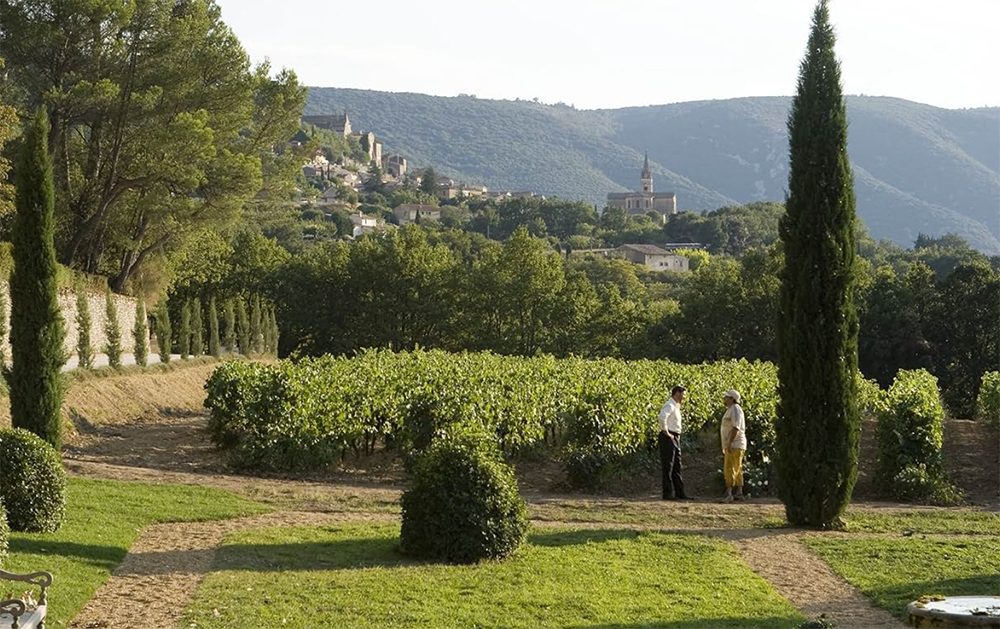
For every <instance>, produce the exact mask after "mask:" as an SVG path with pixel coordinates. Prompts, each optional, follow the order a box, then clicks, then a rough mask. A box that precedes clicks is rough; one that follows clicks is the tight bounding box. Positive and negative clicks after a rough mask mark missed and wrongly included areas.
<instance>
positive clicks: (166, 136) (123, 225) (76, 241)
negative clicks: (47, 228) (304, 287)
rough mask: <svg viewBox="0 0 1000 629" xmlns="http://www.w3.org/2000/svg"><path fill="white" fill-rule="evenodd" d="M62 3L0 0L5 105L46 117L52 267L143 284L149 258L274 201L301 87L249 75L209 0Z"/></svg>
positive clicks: (292, 167)
mask: <svg viewBox="0 0 1000 629" xmlns="http://www.w3.org/2000/svg"><path fill="white" fill-rule="evenodd" d="M63 4H64V3H61V2H58V1H55V0H2V1H0V57H2V58H5V60H6V67H5V72H4V74H5V77H6V90H5V92H6V93H5V96H6V97H7V99H9V101H10V102H11V103H12V104H13V105H14V106H15V107H17V108H19V109H21V110H22V111H23V112H31V111H34V110H35V109H36V108H37V107H39V106H40V105H46V106H47V108H48V109H47V111H48V118H49V124H50V126H51V133H50V136H49V140H48V146H47V149H48V151H49V155H50V158H51V159H52V161H53V164H54V175H55V182H56V197H57V203H56V207H57V216H56V246H57V251H58V257H59V259H60V261H61V262H63V263H64V264H66V265H68V266H70V267H72V268H75V269H79V270H83V271H87V272H89V273H95V274H102V275H106V276H107V277H108V278H109V283H110V285H111V287H112V288H113V289H114V290H115V291H116V292H124V291H125V287H126V284H127V283H128V282H129V281H130V280H132V279H133V278H135V277H136V276H137V275H141V274H143V273H145V274H146V275H150V276H153V277H152V278H151V279H150V281H151V282H152V283H153V284H154V285H155V284H156V283H157V282H160V283H162V282H163V280H162V279H161V278H158V277H156V276H158V270H159V269H160V268H162V264H160V263H154V264H150V263H151V262H154V261H159V262H162V261H163V260H164V258H165V257H166V256H169V254H170V253H171V252H173V251H176V250H178V249H179V248H181V247H182V246H183V245H184V244H185V243H186V242H189V241H190V240H191V239H194V238H197V237H199V236H200V235H201V234H202V233H204V231H206V230H215V229H219V228H224V227H226V226H229V225H232V224H233V223H234V222H235V221H236V220H237V219H238V217H239V216H240V214H241V211H242V210H243V208H244V206H247V205H251V206H255V205H261V204H268V203H273V202H274V201H276V200H282V199H284V198H287V196H288V195H289V193H290V192H291V188H292V186H293V185H294V183H295V173H296V172H297V171H298V170H299V169H300V165H301V164H300V160H301V158H300V157H298V156H297V155H295V154H294V153H293V152H291V151H289V150H275V148H276V146H277V145H278V144H279V143H282V142H285V141H286V140H287V139H288V138H290V137H291V136H292V134H294V133H295V130H296V129H297V128H298V121H299V116H300V114H301V112H302V107H303V105H304V102H305V89H304V88H302V87H301V86H299V84H298V80H297V78H296V76H295V74H294V73H292V72H290V71H282V72H279V73H277V74H274V75H272V72H271V68H270V67H269V65H268V64H267V63H263V64H261V65H259V66H257V67H252V66H251V64H250V61H249V57H248V55H247V53H246V52H245V51H244V49H243V47H242V46H241V44H240V42H239V40H238V39H237V38H236V36H235V35H234V34H233V32H232V31H231V30H230V29H229V27H228V26H227V25H226V24H225V23H223V22H222V20H221V12H220V9H219V7H218V6H217V5H216V4H215V3H214V2H213V1H212V0H192V1H190V2H180V3H178V2H174V1H173V0H149V1H144V2H126V3H115V2H110V3H109V2H104V1H102V0H83V1H81V2H76V3H74V4H73V6H72V8H67V7H64V6H63ZM3 133H4V124H3V123H2V122H0V134H3ZM0 170H2V165H0ZM0 174H2V172H0ZM3 194H4V192H3V190H0V197H2V195H3ZM0 202H2V198H0Z"/></svg>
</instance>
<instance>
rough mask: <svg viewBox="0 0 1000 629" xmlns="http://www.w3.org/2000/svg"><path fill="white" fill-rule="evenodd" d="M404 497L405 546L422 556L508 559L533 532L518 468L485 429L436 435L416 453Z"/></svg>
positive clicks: (459, 559)
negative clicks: (431, 441) (486, 434)
mask: <svg viewBox="0 0 1000 629" xmlns="http://www.w3.org/2000/svg"><path fill="white" fill-rule="evenodd" d="M401 502H402V508H403V524H402V528H401V530H400V544H401V549H402V551H403V552H404V553H406V554H408V555H412V556H414V557H419V558H422V559H436V560H444V561H449V562H453V563H475V562H478V561H482V560H484V559H503V558H504V557H507V556H509V555H510V554H511V553H513V552H514V551H515V550H517V549H518V548H519V547H520V546H521V544H522V543H523V542H524V539H525V536H526V535H527V531H528V512H527V508H526V507H525V504H524V500H523V499H522V498H521V495H520V494H519V493H518V487H517V479H516V478H515V476H514V470H513V469H512V468H511V467H510V466H509V465H507V464H506V463H504V462H503V460H502V458H501V456H500V453H499V451H497V449H496V447H495V446H493V444H492V443H491V442H490V441H489V438H488V437H487V436H484V435H481V434H447V435H445V436H441V437H439V438H436V439H435V440H434V442H433V443H432V445H431V446H430V447H429V448H428V449H427V451H426V452H425V453H423V454H422V455H420V456H419V457H418V458H417V460H416V463H415V465H414V467H413V473H412V477H411V479H410V483H409V487H408V488H407V490H406V491H405V492H403V496H402V500H401Z"/></svg>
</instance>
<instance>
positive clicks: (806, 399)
mask: <svg viewBox="0 0 1000 629" xmlns="http://www.w3.org/2000/svg"><path fill="white" fill-rule="evenodd" d="M834 43H835V36H834V31H833V27H832V26H831V25H830V15H829V10H828V8H827V0H820V2H819V4H818V5H817V6H816V10H815V13H814V15H813V24H812V33H811V34H810V36H809V47H808V50H807V52H806V56H805V59H804V60H803V61H802V65H801V67H800V70H799V80H798V91H797V94H796V96H795V98H794V100H793V102H792V110H791V114H790V116H789V121H788V131H789V145H790V150H789V155H790V173H789V179H788V190H789V192H788V198H787V200H786V213H785V216H784V217H782V219H781V224H780V235H781V240H782V243H783V245H784V250H785V267H784V269H783V270H782V273H781V306H780V313H779V322H778V327H777V340H778V376H779V385H778V386H779V399H780V402H779V405H778V417H777V422H776V424H775V429H776V432H777V454H778V457H777V461H776V463H777V470H778V478H779V485H778V493H779V496H780V497H781V499H782V501H783V502H784V503H785V512H786V514H787V517H788V521H789V522H790V523H791V524H793V525H798V526H815V527H824V528H825V527H830V526H835V525H837V524H838V522H839V518H840V515H841V514H842V513H843V511H844V509H845V508H846V507H847V503H848V502H849V501H850V497H851V492H852V491H853V489H854V481H855V479H856V478H857V459H858V440H859V436H860V426H861V424H860V412H859V409H858V403H857V395H856V389H857V383H856V380H855V376H856V373H857V367H858V351H857V348H858V318H857V313H856V311H855V307H854V302H853V291H854V283H855V259H854V256H855V237H854V224H855V214H854V182H853V176H852V174H851V168H850V164H849V162H848V158H847V112H846V108H845V103H844V96H843V92H842V89H841V84H840V64H839V63H838V62H837V58H836V55H835V53H834Z"/></svg>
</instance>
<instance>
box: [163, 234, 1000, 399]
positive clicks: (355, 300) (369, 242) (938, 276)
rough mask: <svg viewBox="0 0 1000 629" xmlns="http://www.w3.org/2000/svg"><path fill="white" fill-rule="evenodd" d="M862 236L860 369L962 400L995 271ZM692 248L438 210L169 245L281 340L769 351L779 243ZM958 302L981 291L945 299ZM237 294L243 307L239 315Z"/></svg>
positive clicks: (987, 358)
mask: <svg viewBox="0 0 1000 629" xmlns="http://www.w3.org/2000/svg"><path fill="white" fill-rule="evenodd" d="M924 240H925V241H926V240H927V239H924ZM861 249H862V251H864V252H865V254H866V256H867V257H866V258H863V259H860V260H859V261H858V282H857V286H855V288H854V291H855V300H856V302H857V304H858V310H859V316H860V322H861V333H860V341H859V351H860V362H861V369H862V372H863V373H865V374H866V376H868V377H871V378H875V379H877V380H878V381H879V382H880V383H881V384H883V386H888V384H890V383H891V381H892V378H893V376H894V375H895V373H896V371H897V370H898V369H900V368H913V367H916V366H925V367H927V368H928V369H930V370H931V371H932V372H934V373H935V375H937V376H938V377H939V378H940V379H941V382H942V385H943V387H944V389H945V391H946V394H947V395H948V400H949V404H950V406H951V408H952V410H953V412H955V413H957V414H960V415H967V414H968V413H967V411H966V410H965V409H966V408H967V407H966V406H964V405H965V404H967V403H968V400H969V399H974V396H975V392H976V389H977V388H978V386H977V385H976V384H975V383H973V382H972V381H973V380H977V379H978V378H979V377H980V376H981V374H982V372H983V371H985V370H988V369H996V368H997V367H998V365H997V364H996V363H997V355H998V352H997V351H996V350H995V349H993V350H991V349H990V348H991V347H992V348H995V347H997V344H998V343H1000V341H998V336H1000V330H997V328H996V326H995V325H994V326H991V319H990V317H991V316H993V317H996V316H997V313H996V307H998V306H997V303H998V299H997V298H996V297H990V295H991V294H992V295H995V294H996V293H995V291H997V290H998V289H997V286H998V285H1000V284H998V283H1000V279H998V278H1000V276H998V270H997V269H996V268H991V265H990V263H991V260H989V259H987V258H986V257H985V256H983V255H981V254H979V253H977V252H975V251H973V250H971V249H970V248H968V246H967V245H965V244H964V243H963V242H960V241H955V242H952V241H951V240H950V239H946V240H944V241H942V242H935V243H934V244H933V245H929V246H922V247H921V248H919V249H910V250H901V249H899V248H897V247H893V246H891V245H886V244H885V243H874V242H868V243H867V244H866V245H865V246H863V247H861ZM688 255H690V256H691V258H692V267H694V268H696V270H695V271H693V272H692V273H689V274H677V273H670V272H652V271H647V270H645V269H644V268H643V267H640V266H638V265H634V264H632V263H629V262H627V261H625V260H622V259H615V258H610V259H609V258H605V257H603V256H600V255H593V254H585V253H579V252H577V253H573V252H572V251H568V250H567V249H566V248H565V247H562V246H561V245H560V243H559V242H558V241H553V240H552V239H547V238H541V237H535V236H532V235H531V234H530V233H529V232H528V230H527V228H525V227H522V228H521V229H520V230H517V231H515V232H514V234H512V235H511V237H510V238H508V239H507V240H506V241H505V242H502V243H501V242H498V241H495V240H493V239H487V238H486V237H485V236H484V235H483V234H478V233H474V232H468V231H464V230H460V229H443V228H441V227H440V226H438V225H432V226H426V225H411V226H406V227H403V228H400V229H396V230H392V231H389V232H387V233H384V234H373V235H370V236H366V237H363V238H361V239H359V240H358V241H356V242H343V241H328V242H322V243H316V244H314V245H311V246H308V247H305V248H303V249H298V250H296V251H295V252H294V253H291V252H289V251H287V250H286V249H285V248H284V247H282V246H281V245H280V244H279V243H278V242H277V241H276V240H275V239H273V238H268V237H266V236H264V235H263V234H261V233H260V232H259V231H257V230H254V229H252V228H246V229H243V230H240V231H238V232H236V233H235V234H234V235H233V236H232V237H229V238H227V237H225V236H223V235H221V234H212V235H211V236H210V237H205V238H203V239H200V240H199V241H198V243H196V244H195V245H193V246H192V247H190V248H188V249H187V250H186V251H185V253H184V255H183V256H180V257H178V258H177V259H176V268H175V269H174V270H173V271H172V273H174V274H175V281H174V282H173V284H172V287H171V289H170V298H171V300H172V302H171V303H181V302H182V301H183V300H187V299H191V298H195V297H197V298H200V299H202V300H204V302H206V303H207V300H209V299H210V298H211V297H212V296H215V297H216V298H217V299H219V300H220V303H223V302H225V300H228V299H230V298H232V297H236V296H243V297H245V298H249V297H250V296H253V295H258V296H261V297H262V298H264V299H265V300H267V301H268V302H270V303H274V304H275V306H276V308H277V312H276V314H277V319H278V322H279V324H280V328H281V337H280V353H281V354H282V355H290V354H293V353H297V354H303V355H320V354H324V353H332V354H350V353H352V352H354V351H356V350H359V349H361V348H366V347H392V348H395V349H413V348H415V347H427V348H443V349H451V350H463V349H469V350H484V349H485V350H493V351H496V352H499V353H503V354H521V355H532V354H535V353H552V354H555V355H557V356H567V355H570V354H574V355H578V356H616V357H621V358H669V359H672V360H676V361H680V362H686V363H696V362H701V361H706V360H716V359H725V358H739V357H745V358H750V359H761V360H775V359H776V358H777V350H776V341H775V321H776V318H777V313H778V286H779V272H780V269H781V268H782V267H783V266H784V255H783V250H782V247H781V246H780V244H778V243H774V244H771V245H770V246H766V247H752V248H750V249H748V250H747V251H746V252H745V253H744V254H743V255H742V256H740V257H734V256H730V255H724V254H723V255H710V254H707V253H706V252H704V251H691V252H688ZM994 262H995V261H994ZM932 267H937V268H938V269H939V270H940V271H939V272H937V273H935V272H934V271H933V270H932ZM921 274H922V275H921ZM917 277H920V278H921V279H920V281H919V282H917V280H916V279H915V278H917ZM907 278H910V279H907ZM960 278H961V279H960ZM911 281H912V282H916V283H915V284H913V285H912V288H911V287H910V285H909V284H908V283H907V282H911ZM990 291H994V293H991V292H990ZM954 299H960V301H959V302H955V301H952V300H954ZM969 302H974V304H976V305H977V307H968V308H955V307H953V306H951V304H954V303H969ZM245 303H247V304H249V303H250V302H249V301H246V302H245ZM991 304H992V307H993V308H994V310H993V311H992V312H991V311H990V308H991ZM932 305H933V307H932ZM245 309H246V312H245V313H243V314H242V315H240V316H243V317H246V318H247V320H248V321H249V317H250V311H249V310H250V307H249V305H248V306H246V307H245ZM237 315H238V313H234V314H233V315H232V316H233V317H234V318H236V317H237ZM174 318H175V323H174V325H175V326H176V325H177V323H178V322H179V320H177V319H176V314H175V315H174ZM248 325H249V323H248ZM907 326H909V327H907ZM915 326H916V327H915ZM223 328H225V326H224V325H223ZM913 330H917V331H918V332H919V333H917V332H913ZM963 348H964V349H963ZM959 355H965V356H970V355H974V356H975V357H976V359H975V360H959V359H957V358H956V356H959ZM991 365H992V367H991ZM951 373H953V374H954V375H953V376H949V375H948V374H951ZM969 383H971V384H969Z"/></svg>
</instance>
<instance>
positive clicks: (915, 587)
mask: <svg viewBox="0 0 1000 629" xmlns="http://www.w3.org/2000/svg"><path fill="white" fill-rule="evenodd" d="M805 543H806V545H807V546H809V547H810V548H812V549H813V550H814V551H815V552H817V553H819V555H820V557H822V558H823V559H824V560H826V562H827V563H829V564H830V565H831V566H832V567H833V569H834V570H835V571H836V572H837V573H838V574H840V575H841V576H843V577H844V578H845V579H847V581H849V582H850V583H852V584H853V585H854V586H855V587H857V588H858V589H859V590H861V591H862V592H864V594H865V595H866V596H867V597H868V598H870V599H871V600H872V601H873V602H874V603H875V604H876V605H878V606H879V607H881V608H883V609H885V610H886V611H888V612H890V613H892V614H895V615H896V616H898V617H900V618H905V616H906V613H905V610H906V605H907V604H908V603H910V602H911V601H914V600H916V599H918V598H920V597H921V596H925V595H932V594H943V595H946V596H949V595H960V594H965V595H969V594H990V595H993V596H998V595H1000V539H997V538H995V537H979V538H972V537H926V538H924V537H901V538H886V537H844V536H840V537H829V536H807V537H806V538H805Z"/></svg>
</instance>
